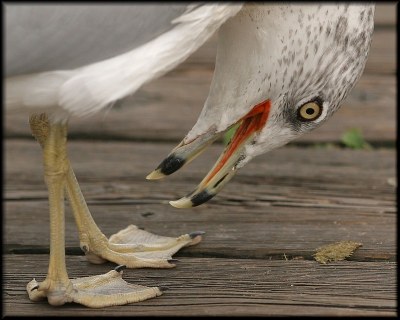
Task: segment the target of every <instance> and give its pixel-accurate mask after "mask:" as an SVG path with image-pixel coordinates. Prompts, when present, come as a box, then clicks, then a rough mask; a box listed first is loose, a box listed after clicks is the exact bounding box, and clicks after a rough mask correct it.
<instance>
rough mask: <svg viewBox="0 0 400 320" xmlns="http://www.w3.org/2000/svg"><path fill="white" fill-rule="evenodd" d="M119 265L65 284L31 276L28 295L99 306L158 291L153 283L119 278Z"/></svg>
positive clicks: (136, 299) (147, 296) (134, 299)
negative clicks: (132, 281) (37, 279)
mask: <svg viewBox="0 0 400 320" xmlns="http://www.w3.org/2000/svg"><path fill="white" fill-rule="evenodd" d="M122 270H123V266H118V267H117V268H115V269H114V270H112V271H110V272H108V273H106V274H102V275H98V276H91V277H84V278H77V279H72V280H69V281H68V282H67V284H66V285H65V284H62V283H56V282H55V281H49V280H48V279H46V280H45V281H43V282H41V283H38V282H37V281H36V280H35V279H33V280H32V281H30V282H29V283H28V285H27V286H26V290H27V291H28V295H29V298H30V299H31V300H32V301H39V300H42V299H45V298H46V297H47V300H48V302H49V303H50V304H51V305H58V306H59V305H63V304H65V303H68V302H76V303H79V304H82V305H84V306H87V307H90V308H103V307H109V306H117V305H124V304H128V303H134V302H139V301H144V300H147V299H150V298H154V297H157V296H159V295H161V294H162V292H161V290H160V289H159V288H157V287H145V286H141V285H135V284H130V283H127V282H126V281H125V280H123V279H122Z"/></svg>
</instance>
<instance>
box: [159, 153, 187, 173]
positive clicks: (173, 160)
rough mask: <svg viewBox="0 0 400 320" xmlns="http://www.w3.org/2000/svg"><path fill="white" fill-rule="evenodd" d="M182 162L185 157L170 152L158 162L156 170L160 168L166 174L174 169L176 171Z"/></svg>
mask: <svg viewBox="0 0 400 320" xmlns="http://www.w3.org/2000/svg"><path fill="white" fill-rule="evenodd" d="M184 164H185V159H183V158H180V157H177V156H175V155H174V154H171V155H169V156H168V157H167V158H165V159H164V160H163V161H162V162H161V163H160V165H159V166H158V167H157V169H156V170H160V171H161V173H163V174H164V175H166V176H168V175H170V174H172V173H174V172H175V171H178V170H179V169H180V168H182V166H183V165H184Z"/></svg>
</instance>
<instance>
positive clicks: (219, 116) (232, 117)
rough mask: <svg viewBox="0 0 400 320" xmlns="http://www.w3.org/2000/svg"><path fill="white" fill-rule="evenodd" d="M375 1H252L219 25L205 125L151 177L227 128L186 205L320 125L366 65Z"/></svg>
mask: <svg viewBox="0 0 400 320" xmlns="http://www.w3.org/2000/svg"><path fill="white" fill-rule="evenodd" d="M373 15H374V6H373V5H359V4H354V5H353V4H341V5H333V4H329V5H288V6H278V5H272V6H271V5H246V6H244V8H243V9H242V10H241V11H240V12H239V13H238V15H236V16H235V17H233V18H231V19H230V20H228V21H227V22H226V23H225V24H224V25H223V26H222V27H221V29H220V31H219V42H218V50H217V58H216V66H215V72H214V76H213V80H212V83H211V88H210V93H209V96H208V98H207V100H206V102H205V105H204V108H203V110H202V112H201V114H200V116H199V118H198V120H197V123H196V124H195V125H194V127H193V128H192V129H191V130H190V132H189V133H188V134H187V135H186V137H185V138H184V139H183V140H182V142H181V143H180V144H179V145H178V146H177V147H176V148H174V149H173V150H172V152H171V153H170V154H169V155H168V156H167V158H166V159H164V160H163V161H162V162H161V164H160V165H159V166H158V167H157V169H156V170H155V171H153V172H152V173H151V174H149V175H148V176H147V179H159V178H162V177H165V176H166V175H170V174H172V173H173V172H175V171H177V170H178V169H180V168H181V167H182V166H183V165H185V164H187V163H189V162H190V161H192V160H193V159H194V158H195V157H196V156H198V155H199V154H200V153H201V152H202V151H204V150H205V149H206V147H207V146H209V145H210V144H211V143H212V142H214V141H215V140H217V139H218V138H220V137H221V136H222V135H223V134H224V133H225V132H226V131H227V130H229V129H230V128H232V127H235V128H236V130H235V133H234V134H233V136H232V138H231V141H230V142H229V144H228V145H227V146H226V148H225V150H224V151H223V152H222V154H221V156H220V157H219V159H218V160H217V162H216V164H215V165H214V167H213V168H212V169H211V170H210V171H209V173H208V174H207V175H206V177H205V178H204V179H203V180H202V181H201V182H200V184H199V185H198V187H197V188H196V189H195V190H194V191H193V192H191V193H189V194H188V195H186V196H185V197H183V198H181V199H179V200H176V201H171V202H170V203H171V205H173V206H174V207H178V208H188V207H193V206H198V205H200V204H202V203H204V202H206V201H208V200H209V199H211V198H212V197H214V196H215V195H216V194H217V193H218V192H219V191H220V190H221V189H222V188H223V186H224V185H226V183H227V182H228V181H229V180H230V179H231V178H232V177H233V176H234V175H235V174H236V172H237V171H238V170H239V169H240V168H242V167H243V166H245V164H246V163H248V162H249V161H250V160H251V159H252V158H254V157H255V156H257V155H260V154H263V153H266V152H268V151H271V150H273V149H275V148H278V147H280V146H283V145H285V144H286V143H288V142H289V141H291V140H293V139H295V138H297V137H299V136H300V135H302V134H304V133H306V132H309V131H311V130H314V129H315V128H317V127H318V126H320V125H321V124H322V123H323V122H325V121H326V120H327V119H329V118H330V117H331V116H332V114H333V113H334V112H335V111H336V110H337V109H338V108H339V106H340V104H341V102H342V101H343V100H344V99H345V97H346V96H347V94H348V93H349V91H350V90H351V89H352V88H353V86H354V85H355V83H356V82H357V80H358V79H359V78H360V76H361V74H362V71H363V69H364V66H365V63H366V60H367V55H368V51H369V47H370V42H371V36H372V32H373Z"/></svg>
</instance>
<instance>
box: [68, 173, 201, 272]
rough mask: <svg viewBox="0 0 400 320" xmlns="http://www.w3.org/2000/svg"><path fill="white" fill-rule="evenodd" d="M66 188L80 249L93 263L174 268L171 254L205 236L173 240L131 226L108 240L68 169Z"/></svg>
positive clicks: (130, 266)
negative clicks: (76, 227) (108, 262)
mask: <svg viewBox="0 0 400 320" xmlns="http://www.w3.org/2000/svg"><path fill="white" fill-rule="evenodd" d="M66 187H67V194H68V199H69V201H70V204H71V207H72V211H73V212H74V217H75V221H76V225H77V226H78V231H79V239H80V246H81V248H82V250H83V251H84V252H85V254H86V257H87V258H88V260H89V261H90V262H92V263H102V262H105V261H106V260H108V261H112V262H115V263H117V264H121V265H125V266H127V267H128V268H142V267H151V268H171V267H173V266H174V264H172V263H171V262H173V259H172V255H173V254H174V253H176V252H177V251H178V250H179V249H181V248H182V247H185V246H190V245H194V244H197V243H198V242H200V241H201V235H202V234H203V233H204V232H201V231H198V232H192V233H190V234H185V235H181V236H180V237H177V238H172V237H164V236H159V235H155V234H152V233H150V232H147V231H144V230H140V229H139V228H138V227H136V226H134V225H130V226H128V227H127V228H125V229H123V230H121V231H119V232H118V233H116V234H114V235H112V236H111V237H110V239H109V240H108V239H107V238H106V236H105V235H104V234H103V233H102V232H101V231H100V229H99V228H98V226H97V225H96V223H95V222H94V220H93V218H92V215H91V214H90V211H89V208H88V207H87V205H86V201H85V199H84V197H83V195H82V192H81V190H80V188H79V184H78V181H77V180H76V178H75V174H74V172H73V170H72V168H71V166H69V169H68V173H67V185H66Z"/></svg>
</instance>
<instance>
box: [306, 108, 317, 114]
mask: <svg viewBox="0 0 400 320" xmlns="http://www.w3.org/2000/svg"><path fill="white" fill-rule="evenodd" d="M314 112H315V110H314V109H313V108H307V109H306V113H307V114H308V115H310V116H311V115H313V114H314Z"/></svg>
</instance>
